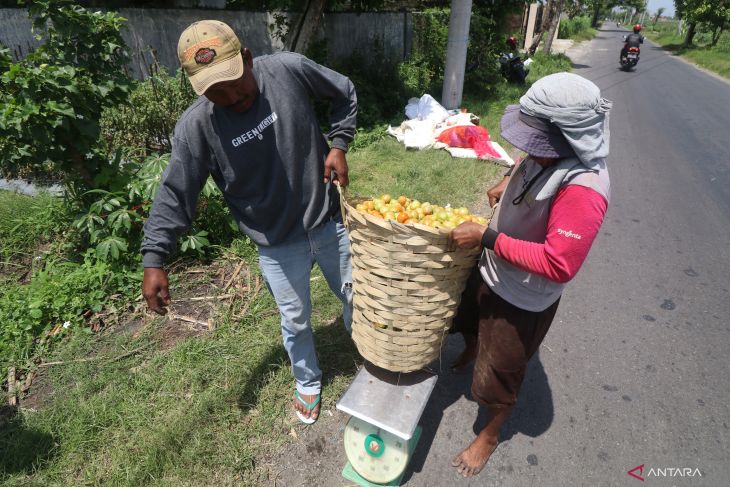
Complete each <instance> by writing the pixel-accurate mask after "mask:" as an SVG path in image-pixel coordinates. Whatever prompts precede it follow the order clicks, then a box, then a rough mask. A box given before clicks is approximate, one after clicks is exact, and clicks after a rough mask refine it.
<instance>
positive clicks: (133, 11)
mask: <svg viewBox="0 0 730 487" xmlns="http://www.w3.org/2000/svg"><path fill="white" fill-rule="evenodd" d="M119 15H121V16H122V17H124V18H126V19H127V22H126V26H127V28H126V29H125V31H124V33H123V37H124V40H125V41H126V43H127V46H129V49H130V52H131V53H132V54H133V58H134V60H133V62H132V66H131V68H132V71H133V73H134V74H135V76H138V77H139V76H140V73H141V75H142V76H147V75H148V74H149V68H148V66H149V64H150V63H151V62H152V56H151V54H150V50H151V49H154V50H155V51H156V57H157V60H158V61H159V63H160V64H161V65H163V66H165V67H167V68H168V70H170V72H172V73H174V72H175V70H176V69H177V68H178V66H179V62H178V60H177V41H178V39H179V38H180V34H181V33H182V31H183V30H185V28H186V27H187V26H188V25H190V24H192V23H193V22H195V21H197V20H207V19H211V20H220V21H223V22H225V23H226V24H228V25H230V26H231V28H233V30H234V31H236V33H237V34H238V37H239V39H241V43H242V44H244V45H245V46H246V47H248V48H249V49H251V51H252V52H253V54H254V56H258V55H260V54H270V53H272V52H274V50H275V43H274V41H273V40H272V39H271V36H270V34H269V29H268V25H269V19H268V14H266V13H263V12H242V11H231V10H197V9H196V10H186V9H179V10H173V9H138V8H130V9H120V10H119Z"/></svg>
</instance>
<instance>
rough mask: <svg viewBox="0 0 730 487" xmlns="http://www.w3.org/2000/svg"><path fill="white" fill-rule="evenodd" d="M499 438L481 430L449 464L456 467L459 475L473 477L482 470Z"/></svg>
mask: <svg viewBox="0 0 730 487" xmlns="http://www.w3.org/2000/svg"><path fill="white" fill-rule="evenodd" d="M497 444H499V438H497V437H493V436H487V435H486V434H485V431H484V430H482V431H481V432H480V433H479V435H478V436H477V437H476V438H474V441H472V442H471V444H470V445H469V446H467V447H466V448H465V449H464V450H462V451H461V453H459V454H458V455H456V457H455V458H454V459H453V460H452V461H451V466H452V467H456V471H457V472H459V475H462V476H464V477H473V476H474V475H477V474H478V473H479V472H481V471H482V469H483V468H484V465H486V464H487V461H488V460H489V457H491V456H492V453H493V452H494V450H496V448H497Z"/></svg>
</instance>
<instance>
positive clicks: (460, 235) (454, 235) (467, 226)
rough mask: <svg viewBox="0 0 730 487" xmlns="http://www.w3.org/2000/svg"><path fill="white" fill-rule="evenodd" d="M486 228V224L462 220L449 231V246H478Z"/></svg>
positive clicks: (469, 247)
mask: <svg viewBox="0 0 730 487" xmlns="http://www.w3.org/2000/svg"><path fill="white" fill-rule="evenodd" d="M486 230H487V226H486V225H480V224H478V223H474V222H464V223H462V224H461V225H459V226H458V227H456V228H454V229H453V230H451V233H449V248H452V249H453V248H456V247H458V248H460V249H473V248H475V247H478V246H480V245H481V243H482V235H483V234H484V232H485V231H486Z"/></svg>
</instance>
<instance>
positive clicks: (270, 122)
mask: <svg viewBox="0 0 730 487" xmlns="http://www.w3.org/2000/svg"><path fill="white" fill-rule="evenodd" d="M253 74H254V76H255V78H256V83H257V84H258V89H259V96H258V97H257V99H256V101H255V102H254V104H253V106H252V107H251V109H249V110H248V111H246V112H245V113H235V112H233V111H231V110H228V109H226V108H223V107H218V106H215V105H214V104H213V103H211V102H210V101H209V100H208V99H207V98H205V97H204V96H201V97H200V98H198V100H197V101H195V102H194V103H193V104H192V105H191V106H190V107H189V108H188V109H187V110H186V111H185V113H183V115H182V116H181V117H180V120H179V121H178V123H177V125H176V127H175V133H174V137H173V144H172V156H171V158H170V164H169V165H168V167H167V169H165V171H164V173H163V175H162V181H161V184H160V188H159V190H158V191H157V195H156V196H155V199H154V203H153V205H152V210H151V212H150V216H149V219H148V220H147V222H146V223H145V226H144V240H143V241H142V246H141V251H142V255H143V258H142V260H143V263H144V266H145V267H162V265H163V263H164V260H165V258H166V257H167V256H168V255H170V254H172V253H173V252H174V250H175V243H176V240H177V237H178V236H179V235H180V234H182V233H183V232H185V231H187V230H188V229H189V228H190V225H191V223H192V221H193V217H194V216H195V207H196V204H197V201H198V195H199V194H200V191H201V189H202V187H203V185H204V184H205V181H206V180H207V178H208V176H209V175H210V176H212V177H213V180H214V181H215V183H216V184H217V186H218V188H220V190H221V192H222V193H223V197H224V198H225V200H226V203H227V204H228V206H229V208H230V209H231V213H232V214H233V217H234V218H235V220H236V221H237V222H238V226H239V228H240V229H241V231H243V232H244V233H245V234H246V235H248V236H249V237H251V239H252V240H253V241H254V242H255V243H256V244H257V245H264V246H270V245H276V244H279V243H281V242H284V241H286V240H288V239H290V238H294V237H296V236H300V235H304V234H305V233H306V232H307V231H309V230H311V229H312V228H315V227H317V226H318V225H320V224H321V223H323V222H324V221H325V220H327V219H329V218H330V217H331V216H332V214H333V213H334V212H336V211H337V209H338V208H339V201H338V197H337V191H336V188H335V187H334V186H333V185H332V183H331V182H330V183H328V184H324V183H323V182H322V181H323V179H324V160H325V158H326V156H327V153H328V152H329V146H328V144H327V140H326V139H325V137H324V135H323V134H322V131H321V130H320V127H319V125H318V123H317V119H316V115H315V112H314V109H313V106H312V102H311V99H316V100H327V101H329V102H330V125H331V131H330V132H329V134H327V137H328V138H329V139H330V140H331V141H332V147H336V148H339V149H343V150H347V146H348V144H349V142H351V141H352V139H353V137H354V136H355V121H356V115H357V97H356V95H355V88H354V86H353V84H352V82H351V81H350V80H349V79H348V78H346V77H345V76H342V75H341V74H339V73H336V72H334V71H332V70H330V69H328V68H325V67H323V66H320V65H319V64H317V63H315V62H313V61H311V60H310V59H307V58H306V57H304V56H301V55H299V54H294V53H288V52H286V53H277V54H272V55H268V56H261V57H257V58H255V59H254V64H253Z"/></svg>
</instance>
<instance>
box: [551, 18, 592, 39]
mask: <svg viewBox="0 0 730 487" xmlns="http://www.w3.org/2000/svg"><path fill="white" fill-rule="evenodd" d="M597 33H598V31H597V30H596V29H594V28H592V27H591V18H590V17H574V18H572V19H563V20H561V21H560V30H559V31H558V37H559V38H560V39H573V40H574V41H578V42H580V41H587V40H590V39H593V38H594V37H595V36H596V34H597Z"/></svg>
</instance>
